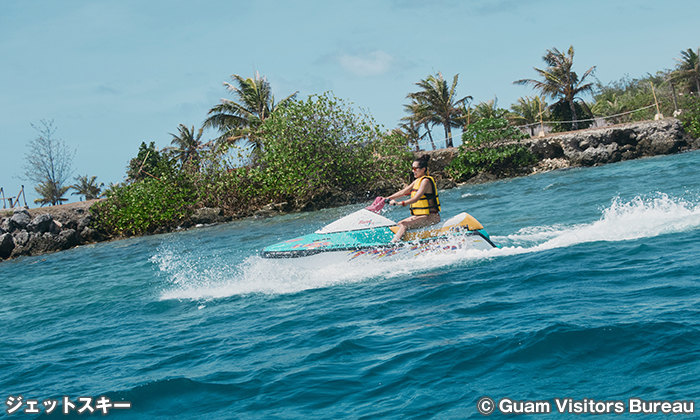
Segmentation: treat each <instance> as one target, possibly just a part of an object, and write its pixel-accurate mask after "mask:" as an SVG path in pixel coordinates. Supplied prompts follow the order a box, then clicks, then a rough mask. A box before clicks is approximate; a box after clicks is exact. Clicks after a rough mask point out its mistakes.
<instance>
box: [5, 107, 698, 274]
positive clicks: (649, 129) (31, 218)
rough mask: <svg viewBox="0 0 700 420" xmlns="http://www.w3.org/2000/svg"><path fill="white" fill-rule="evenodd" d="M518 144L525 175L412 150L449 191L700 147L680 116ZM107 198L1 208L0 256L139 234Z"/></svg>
mask: <svg viewBox="0 0 700 420" xmlns="http://www.w3.org/2000/svg"><path fill="white" fill-rule="evenodd" d="M508 143H515V142H508ZM517 143H520V144H522V145H525V146H526V147H528V149H529V150H530V152H532V153H533V154H534V155H535V156H536V157H537V159H538V163H537V164H535V165H532V166H529V167H527V168H522V171H520V172H521V174H517V175H515V176H499V175H498V174H491V173H487V172H482V173H480V174H478V175H476V176H474V177H472V178H470V179H469V180H467V181H466V182H462V183H459V184H458V183H456V182H455V181H454V180H452V179H451V178H450V177H449V176H447V174H446V173H445V168H446V167H447V166H448V165H449V164H450V162H452V160H453V159H454V157H455V156H456V155H457V153H458V150H459V149H458V148H450V149H438V150H433V151H419V152H415V151H414V152H413V154H414V155H416V156H420V155H422V154H428V155H430V156H431V163H430V164H431V174H432V175H433V176H434V177H435V179H436V182H437V184H438V185H437V186H438V189H441V190H445V189H452V188H455V187H457V186H460V185H470V184H472V185H473V184H481V183H486V182H492V181H497V180H500V179H510V178H517V177H522V176H529V175H534V174H538V173H544V172H548V171H552V170H557V169H564V168H569V167H585V166H601V165H605V164H608V163H615V162H620V161H625V160H635V159H639V158H643V157H651V156H658V155H670V154H678V153H682V152H686V151H692V150H696V149H700V139H692V138H691V137H690V136H689V135H688V134H686V133H685V131H684V130H683V126H682V124H681V123H680V121H679V120H677V119H675V118H666V119H663V120H658V121H643V122H637V123H626V124H617V125H614V126H605V127H599V128H587V129H583V130H579V131H569V132H564V133H550V134H548V135H546V136H544V137H534V138H530V139H525V140H521V141H519V142H517ZM363 198H364V197H352V198H351V199H350V201H352V202H360V201H363ZM104 200H105V199H96V200H88V201H79V202H75V203H68V204H62V205H59V206H51V207H37V208H33V209H25V208H20V209H14V210H3V212H1V213H0V261H4V260H9V259H15V258H18V257H22V256H37V255H43V254H47V253H51V252H57V251H62V250H66V249H70V248H73V247H75V246H80V245H87V244H93V243H99V242H109V241H114V240H121V239H127V238H130V237H134V236H114V235H107V234H105V233H103V232H100V231H99V229H97V228H96V226H94V217H93V216H92V213H91V212H90V208H91V207H92V206H93V205H94V204H96V203H98V202H101V201H104ZM347 201H348V197H347V196H343V197H342V199H341V197H338V198H337V200H329V202H327V203H325V204H326V205H325V206H324V207H323V208H330V207H338V206H342V205H345V204H349V203H348V202H347ZM313 210H318V209H313ZM303 211H309V209H306V208H300V209H292V208H290V206H289V205H288V204H287V203H273V204H268V205H265V206H263V207H262V208H260V209H258V210H256V211H254V212H253V213H252V214H250V215H247V216H245V217H233V216H225V215H224V214H223V211H222V210H221V209H218V208H200V209H197V210H196V211H195V212H194V213H193V214H192V215H191V216H189V217H188V218H187V219H186V220H185V221H184V222H183V223H181V225H180V226H179V227H175V228H162V229H161V228H158V229H156V231H155V232H152V233H146V234H143V235H137V236H147V235H155V234H161V233H169V232H172V231H175V230H179V229H183V228H184V229H192V228H196V227H200V226H203V225H212V224H218V223H227V222H231V221H233V220H241V219H246V218H249V217H250V218H253V219H263V218H269V217H274V216H277V215H281V214H287V213H292V212H303Z"/></svg>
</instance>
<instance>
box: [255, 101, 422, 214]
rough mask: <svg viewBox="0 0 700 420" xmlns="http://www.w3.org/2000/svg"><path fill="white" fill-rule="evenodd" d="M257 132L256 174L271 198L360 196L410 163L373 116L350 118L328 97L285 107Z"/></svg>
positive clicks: (347, 111)
mask: <svg viewBox="0 0 700 420" xmlns="http://www.w3.org/2000/svg"><path fill="white" fill-rule="evenodd" d="M260 129H261V136H262V138H263V141H262V144H263V148H262V153H261V156H260V160H259V162H260V166H259V167H258V168H256V169H255V171H257V172H254V175H255V176H256V178H257V179H258V180H259V182H260V188H261V193H262V194H263V195H266V196H268V197H270V198H271V199H283V200H289V199H292V198H293V199H296V200H301V201H304V200H308V199H311V198H312V197H313V196H315V195H322V194H326V193H328V192H331V191H348V192H358V191H361V190H362V189H364V188H366V187H367V186H368V185H370V184H371V183H372V182H373V181H375V180H377V179H379V178H380V177H387V176H389V177H392V176H397V174H398V173H405V172H406V170H407V169H408V168H407V167H408V165H410V153H409V152H408V149H407V148H406V147H405V146H404V145H403V141H402V140H401V139H399V138H398V137H397V136H392V135H385V134H383V133H382V132H381V130H380V128H379V126H378V125H377V124H376V123H375V122H374V120H373V119H372V117H371V116H369V115H368V114H366V113H360V114H354V113H353V112H352V110H351V109H350V108H349V107H348V106H347V105H346V104H345V103H344V102H343V101H342V100H340V99H337V98H335V97H333V96H332V95H331V94H330V93H326V94H323V95H312V96H310V97H309V98H308V99H307V100H306V101H301V100H294V101H289V102H287V103H285V104H284V106H282V107H281V108H279V109H278V110H277V111H276V112H275V113H274V114H273V115H272V116H271V117H270V118H268V119H266V120H265V122H264V123H263V124H262V125H261V127H260ZM402 150H403V151H402Z"/></svg>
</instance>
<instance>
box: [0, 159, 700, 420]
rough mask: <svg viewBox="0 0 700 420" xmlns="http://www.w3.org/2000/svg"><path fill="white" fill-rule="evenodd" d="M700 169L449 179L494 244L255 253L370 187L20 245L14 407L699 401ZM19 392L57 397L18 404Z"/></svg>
mask: <svg viewBox="0 0 700 420" xmlns="http://www.w3.org/2000/svg"><path fill="white" fill-rule="evenodd" d="M699 167H700V153H698V152H693V153H686V154H681V155H675V156H665V157H657V158H649V159H642V160H637V161H630V162H623V163H618V164H613V165H607V166H603V167H597V168H580V169H571V170H566V171H555V172H549V173H545V174H538V175H534V176H531V177H527V178H518V179H513V180H508V181H500V182H494V183H490V184H484V185H476V186H462V187H460V188H457V189H453V190H449V191H444V192H442V193H441V195H442V196H441V201H442V202H443V203H444V206H443V219H446V218H448V217H450V216H453V215H455V214H457V213H459V212H462V211H467V212H469V213H471V214H472V215H473V216H475V217H476V218H477V219H478V220H479V221H481V222H482V223H483V224H484V226H485V227H486V230H487V231H488V232H489V233H490V234H491V237H492V239H493V241H494V242H495V243H497V244H500V245H502V246H503V248H502V249H497V250H492V251H471V252H468V251H459V252H457V253H453V254H441V255H433V256H423V257H420V258H417V259H413V260H409V261H397V262H381V261H379V262H377V261H370V262H363V263H362V264H345V265H320V266H318V267H316V268H313V267H312V268H308V269H304V270H302V269H299V268H296V267H295V266H293V265H291V264H289V262H287V261H284V260H263V259H261V258H260V257H258V256H257V253H258V252H259V251H260V250H261V249H262V248H263V247H265V246H266V245H269V244H272V243H276V242H279V241H281V240H284V239H288V238H291V237H294V236H299V235H302V234H306V233H310V232H313V231H314V230H316V229H318V228H320V227H321V226H323V225H325V224H327V223H329V222H331V221H333V220H335V219H337V218H339V217H341V216H343V215H345V214H348V213H350V212H351V211H354V210H355V209H357V208H360V207H362V206H351V207H344V208H339V209H330V210H324V211H319V212H314V213H302V214H293V215H287V216H283V217H278V218H273V219H268V220H264V221H253V220H245V221H239V222H234V223H229V224H225V225H219V226H212V227H207V228H200V229H194V230H189V231H185V232H178V233H172V234H166V235H158V236H150V237H143V238H134V239H128V240H123V241H117V242H111V243H102V244H97V245H92V246H85V247H80V248H76V249H71V250H68V251H65V252H60V253H56V254H50V255H44V256H40V257H29V258H20V259H17V260H12V261H6V262H3V263H0V273H1V276H2V280H1V282H2V290H3V296H4V299H3V303H2V305H1V306H0V323H1V324H2V332H1V333H0V334H1V336H2V347H1V350H0V390H1V392H3V395H1V396H0V398H2V399H3V401H6V405H5V406H3V411H2V414H0V416H6V417H8V418H37V417H39V418H44V417H49V418H51V417H58V418H72V417H74V418H83V417H85V416H86V414H83V415H82V416H79V415H78V414H77V413H76V412H75V410H73V411H71V414H70V415H69V416H64V415H63V414H60V413H59V412H60V410H61V409H62V405H61V401H62V400H61V399H62V398H63V397H64V396H66V397H69V398H70V400H71V401H72V402H73V403H74V404H76V406H77V408H76V410H77V409H78V408H80V406H81V405H82V404H79V403H78V398H79V397H92V398H93V399H95V400H96V399H97V398H99V397H101V396H106V397H107V398H109V399H110V401H112V402H115V401H129V402H130V403H131V408H124V409H112V410H111V411H109V414H108V417H113V418H130V419H132V418H133V419H154V418H163V419H165V418H168V419H175V418H176V419H189V418H205V419H269V418H275V419H297V418H324V419H325V418H328V419H330V418H353V419H361V418H367V419H370V418H371V419H375V418H392V419H393V418H395V419H400V418H407V419H408V418H410V419H462V418H483V416H482V414H480V413H479V411H478V410H477V402H478V401H479V400H480V399H481V398H482V397H484V396H488V397H491V398H492V399H493V400H495V402H496V403H499V402H503V400H505V399H511V400H518V401H535V400H541V401H547V402H549V403H550V405H551V408H552V410H553V411H554V413H553V414H549V416H550V417H545V418H574V417H575V415H574V414H567V413H564V414H560V413H558V412H556V410H557V406H556V403H555V398H559V399H560V400H562V399H564V398H572V399H573V400H579V401H582V400H584V399H587V400H591V399H592V400H595V401H596V402H599V401H613V402H614V401H622V402H623V403H624V404H625V407H624V410H625V411H624V413H623V414H622V416H621V417H622V418H639V416H640V415H639V414H633V413H629V409H628V407H627V404H628V403H629V400H630V399H635V398H638V399H641V400H644V401H651V400H669V401H693V402H695V401H698V402H700V381H698V376H699V374H700V317H699V315H700V292H699V288H700V262H699V258H698V255H700V176H699V175H700V171H699V169H698V168H699ZM367 204H369V203H367ZM404 213H405V209H404V210H402V209H394V210H392V211H390V212H388V213H386V215H387V216H388V217H390V218H393V219H394V220H398V219H399V218H402V217H405V214H404ZM20 395H21V396H22V397H23V401H27V400H35V401H37V402H38V404H39V406H38V408H39V410H40V411H41V412H40V413H39V414H31V413H29V414H28V413H25V412H23V411H22V410H24V409H26V408H27V405H24V406H23V407H21V409H19V411H18V412H15V413H14V414H11V415H10V414H8V413H7V410H9V409H10V408H11V407H12V402H11V401H10V400H9V397H11V396H12V397H18V396H20ZM51 399H53V400H57V401H59V403H58V408H56V409H55V410H56V411H54V412H53V413H51V414H50V415H47V414H46V413H45V412H44V407H43V406H42V405H41V403H42V402H43V401H44V400H51ZM13 401H15V400H13ZM584 402H585V401H584ZM7 403H11V404H7ZM93 406H94V402H93ZM572 406H573V405H572ZM523 407H524V405H523ZM586 407H588V406H586ZM601 407H602V406H601ZM594 408H595V407H594ZM93 415H101V414H100V412H99V411H98V412H96V413H95V414H93ZM501 417H505V416H504V415H503V414H502V413H500V411H499V409H496V411H495V412H494V413H493V414H492V416H491V418H501Z"/></svg>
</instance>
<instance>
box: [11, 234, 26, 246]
mask: <svg viewBox="0 0 700 420" xmlns="http://www.w3.org/2000/svg"><path fill="white" fill-rule="evenodd" d="M12 237H13V239H14V241H15V246H24V245H26V244H27V242H29V233H28V232H27V231H26V230H19V231H16V232H14V233H13V234H12Z"/></svg>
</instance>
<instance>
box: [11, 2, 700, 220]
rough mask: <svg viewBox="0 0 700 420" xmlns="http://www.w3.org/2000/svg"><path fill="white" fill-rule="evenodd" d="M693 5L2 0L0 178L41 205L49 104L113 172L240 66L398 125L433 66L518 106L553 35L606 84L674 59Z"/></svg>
mask: <svg viewBox="0 0 700 420" xmlns="http://www.w3.org/2000/svg"><path fill="white" fill-rule="evenodd" d="M699 15H700V2H699V1H697V0H677V1H675V2H660V1H658V0H588V1H585V2H582V1H569V0H461V1H460V0H430V1H424V0H421V1H418V0H368V1H365V0H355V1H336V0H318V1H316V0H299V1H258V0H246V1H238V0H199V1H193V0H188V1H184V0H168V1H161V0H109V1H107V0H61V1H55V0H21V1H19V0H14V1H13V0H0V150H1V152H0V156H1V158H0V187H2V188H3V190H4V193H5V196H6V197H7V196H13V195H16V194H17V193H18V192H19V190H20V188H21V185H24V186H25V192H26V196H27V202H28V204H29V207H36V205H35V204H34V203H33V201H34V199H35V198H37V197H38V196H37V194H36V193H35V192H34V185H32V184H31V183H30V182H29V181H27V180H26V179H23V178H24V175H23V174H24V172H25V171H24V169H23V167H24V165H25V162H26V161H25V155H26V153H27V151H28V149H27V143H28V142H29V141H31V140H33V139H35V138H36V137H37V136H38V135H39V133H38V132H37V131H36V130H35V129H34V128H33V127H32V125H34V126H37V125H40V121H42V120H46V121H51V120H53V123H54V127H55V128H56V132H55V137H56V138H58V139H60V140H63V141H64V142H65V143H66V145H67V146H68V147H69V148H70V149H71V150H73V151H75V158H74V160H73V169H74V173H73V178H74V177H75V176H78V175H88V176H97V181H98V182H103V183H104V184H105V185H109V184H110V183H117V182H122V181H124V178H125V174H126V166H127V164H128V162H129V160H130V159H131V158H133V157H135V156H136V154H137V153H138V148H139V145H140V144H141V142H146V143H147V144H148V143H150V142H155V144H156V146H157V147H159V148H163V147H166V146H169V145H170V140H171V139H172V137H171V136H170V134H169V133H177V128H178V125H179V124H185V125H187V126H188V127H192V126H194V127H195V128H196V129H197V128H199V127H200V126H201V124H202V122H203V121H204V119H205V118H206V117H207V112H208V111H209V109H211V108H212V107H213V106H214V105H216V104H218V103H219V102H220V100H221V99H222V98H226V99H235V98H234V97H233V96H232V95H231V94H230V93H228V92H227V91H226V89H225V88H224V86H223V82H230V81H231V78H230V76H231V75H232V74H238V75H241V76H243V77H245V78H247V77H252V76H254V75H255V73H256V72H258V73H260V75H263V76H265V77H267V80H268V81H269V82H270V84H271V86H272V89H273V92H274V94H275V98H276V99H277V100H280V99H282V98H285V97H287V96H288V95H291V94H293V93H294V92H297V91H298V92H299V93H298V97H299V98H301V99H304V98H306V97H307V96H308V95H312V94H321V93H323V92H326V91H332V92H333V94H334V95H335V96H336V97H339V98H342V99H344V100H346V101H347V102H349V103H351V104H352V105H351V106H352V107H353V109H355V110H356V111H359V109H362V110H364V111H367V112H369V113H370V114H371V115H372V116H373V117H374V119H375V120H376V122H377V123H378V124H380V125H382V126H383V127H384V128H385V129H387V130H390V129H392V128H395V127H396V126H397V125H398V123H399V120H400V119H401V118H402V117H404V116H405V115H406V114H405V112H404V109H403V105H404V104H407V103H408V100H407V99H406V95H407V94H408V93H410V92H415V91H417V90H418V89H417V87H416V86H415V83H417V82H418V81H420V80H421V79H425V78H426V77H428V76H429V75H431V74H435V73H437V72H441V73H442V74H443V75H444V76H445V78H446V79H447V80H449V81H451V80H452V78H453V77H454V75H456V74H458V75H459V84H458V86H457V95H458V97H464V96H467V95H470V96H472V97H473V103H474V104H477V103H479V102H482V101H483V102H485V101H489V100H492V99H494V97H496V98H497V99H498V106H499V107H501V108H509V107H510V105H511V104H512V103H514V102H516V101H517V99H518V98H520V97H523V96H533V95H535V92H534V91H533V90H532V88H530V87H527V86H519V85H514V84H513V83H512V82H513V81H515V80H518V79H524V78H533V79H534V78H537V75H536V73H535V71H534V70H533V67H543V66H544V63H543V62H542V56H543V55H544V54H545V52H546V50H547V49H551V48H557V49H559V50H562V51H565V50H566V49H568V48H569V46H571V45H573V46H574V49H575V58H574V70H575V71H577V72H578V73H579V74H582V73H583V72H585V71H586V70H587V69H588V68H590V67H592V66H596V71H595V77H596V78H597V79H598V80H600V81H601V82H602V83H603V84H607V83H610V82H612V81H617V80H619V79H621V78H622V77H624V76H626V75H629V76H630V77H641V76H644V75H646V74H647V73H652V74H653V73H655V72H656V71H659V70H664V69H671V68H674V66H675V65H676V61H675V60H674V59H676V58H680V52H681V51H683V50H686V49H688V48H693V49H696V48H697V47H698V46H699V45H700V31H698V29H697V28H698V25H697V18H698V16H699ZM441 131H442V130H441V128H439V127H436V132H437V133H440V132H441ZM214 137H217V133H216V132H214V131H211V130H209V131H205V132H204V137H203V139H204V140H208V139H211V138H214ZM438 137H441V136H436V138H438ZM73 178H71V182H70V183H73V182H74V179H73ZM72 192H74V191H73V190H71V191H70V192H69V193H68V194H67V195H66V197H67V198H69V199H70V201H71V202H73V201H78V200H79V197H78V196H77V195H71V193H72Z"/></svg>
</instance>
